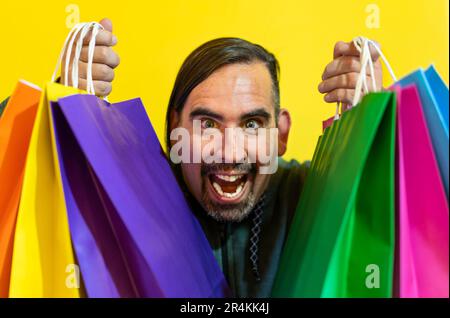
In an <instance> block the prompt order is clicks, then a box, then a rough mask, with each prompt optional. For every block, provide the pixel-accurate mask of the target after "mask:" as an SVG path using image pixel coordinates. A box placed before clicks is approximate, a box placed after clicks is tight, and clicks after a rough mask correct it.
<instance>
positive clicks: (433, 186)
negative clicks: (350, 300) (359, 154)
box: [395, 85, 449, 298]
mask: <svg viewBox="0 0 450 318" xmlns="http://www.w3.org/2000/svg"><path fill="white" fill-rule="evenodd" d="M395 90H396V91H397V95H398V100H397V101H398V107H397V112H398V113H397V114H398V119H397V132H398V135H397V141H398V158H397V160H398V161H397V164H398V165H397V167H398V169H397V176H398V184H397V189H398V192H397V193H398V206H399V217H398V220H399V226H398V228H399V235H398V238H399V242H398V247H399V251H398V256H399V259H398V266H399V268H398V269H399V293H400V297H408V298H410V297H449V275H448V272H449V267H448V266H449V264H448V251H449V241H448V228H449V211H448V205H447V199H446V194H445V190H444V186H443V182H442V180H441V176H440V173H439V167H438V165H437V161H436V158H435V154H434V150H433V146H432V144H431V138H430V135H429V131H428V127H427V124H426V121H425V117H424V113H423V110H422V105H421V101H420V97H419V94H418V92H417V88H416V86H415V85H411V86H407V87H405V88H399V87H396V88H395Z"/></svg>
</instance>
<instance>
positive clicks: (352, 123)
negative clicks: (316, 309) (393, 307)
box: [273, 93, 395, 297]
mask: <svg viewBox="0 0 450 318" xmlns="http://www.w3.org/2000/svg"><path fill="white" fill-rule="evenodd" d="M394 153H395V99H394V96H393V94H392V93H373V94H369V95H367V96H365V97H364V99H363V100H362V102H361V103H360V104H359V105H358V106H357V107H354V108H352V109H351V110H349V111H347V112H345V113H344V114H343V115H342V117H341V118H340V119H339V120H337V121H334V123H333V124H332V126H331V127H329V128H327V129H326V130H325V132H324V134H323V136H322V137H321V138H320V139H319V143H318V146H317V147H316V151H315V154H314V157H313V160H312V165H311V168H310V172H309V175H308V178H307V180H306V184H305V187H304V190H303V192H302V194H301V197H300V201H299V204H298V207H297V211H296V214H295V216H294V220H293V223H292V225H291V228H290V231H289V235H288V238H287V241H286V245H285V247H284V250H283V254H282V258H281V261H280V265H279V269H278V273H277V277H276V280H275V285H274V288H273V295H274V296H275V297H390V296H391V295H392V276H393V257H394V245H395V244H394V165H395V162H394Z"/></svg>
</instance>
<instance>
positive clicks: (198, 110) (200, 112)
mask: <svg viewBox="0 0 450 318" xmlns="http://www.w3.org/2000/svg"><path fill="white" fill-rule="evenodd" d="M197 116H208V117H211V118H214V119H216V120H219V121H221V120H223V116H222V115H219V114H217V113H215V112H213V111H211V110H209V109H206V108H204V107H198V108H196V109H194V110H193V111H192V112H191V113H190V114H189V118H190V119H191V120H192V119H193V118H194V117H197Z"/></svg>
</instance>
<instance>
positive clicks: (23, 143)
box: [0, 81, 41, 298]
mask: <svg viewBox="0 0 450 318" xmlns="http://www.w3.org/2000/svg"><path fill="white" fill-rule="evenodd" d="M40 95H41V89H40V88H39V87H37V86H35V85H33V84H31V83H27V82H25V81H19V82H18V83H17V85H16V88H15V90H14V92H13V93H12V95H11V97H10V98H9V101H8V107H7V108H6V110H5V112H4V113H3V115H2V117H0V298H2V297H7V296H8V290H9V279H10V271H11V257H12V246H13V239H14V230H15V225H16V217H17V209H18V206H19V198H20V190H21V189H22V177H23V170H24V167H25V158H26V155H27V150H28V145H29V142H30V138H31V131H32V129H33V123H34V118H35V115H36V109H37V106H38V103H39V98H40Z"/></svg>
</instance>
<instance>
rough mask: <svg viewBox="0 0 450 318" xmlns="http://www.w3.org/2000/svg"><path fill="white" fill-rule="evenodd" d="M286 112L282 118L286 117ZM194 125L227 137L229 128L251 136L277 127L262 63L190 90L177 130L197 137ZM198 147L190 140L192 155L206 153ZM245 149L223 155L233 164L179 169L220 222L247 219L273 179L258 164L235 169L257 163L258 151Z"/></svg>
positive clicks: (232, 68) (237, 67)
mask: <svg viewBox="0 0 450 318" xmlns="http://www.w3.org/2000/svg"><path fill="white" fill-rule="evenodd" d="M285 112H286V111H283V112H282V113H283V114H282V116H284V117H286V114H285ZM286 113H287V112H286ZM287 116H288V115H287ZM194 120H196V121H200V127H201V130H202V131H203V130H207V129H211V128H213V129H217V131H220V132H221V133H222V135H223V136H225V129H226V128H242V129H246V130H247V131H250V132H251V131H252V130H254V131H256V130H257V128H274V127H276V126H277V125H276V122H275V107H274V99H273V91H272V80H271V77H270V74H269V71H268V69H267V67H266V66H265V65H264V64H262V63H251V64H231V65H227V66H224V67H222V68H220V69H218V70H217V71H215V72H214V73H213V74H212V75H211V76H209V77H208V78H207V79H206V80H205V81H203V82H202V83H200V84H199V85H198V86H197V87H195V88H194V89H193V90H192V92H191V93H190V95H189V97H188V98H187V100H186V103H185V105H184V108H183V110H182V111H181V113H180V114H179V115H178V117H177V119H176V122H177V125H176V126H174V127H183V128H185V129H187V130H188V131H189V132H190V136H194V132H195V129H194ZM197 123H198V122H197ZM282 125H283V124H282ZM225 139H226V138H224V141H223V147H225V146H226V143H228V145H227V146H229V147H230V148H229V149H234V150H236V149H235V148H236V146H237V145H236V144H235V143H234V141H233V140H232V141H229V140H228V141H227V140H225ZM230 143H231V145H230ZM196 147H197V148H198V147H200V148H204V147H205V143H204V142H202V143H200V144H198V143H197V146H196V143H195V142H193V138H191V147H190V149H191V151H200V152H201V151H202V149H196ZM243 148H244V149H241V151H234V150H233V151H231V152H228V154H227V153H226V152H225V151H223V152H222V154H221V156H222V159H223V162H234V163H232V164H230V163H208V164H207V163H204V162H203V161H202V163H182V164H181V171H182V175H183V178H184V181H185V183H186V185H187V187H188V189H189V191H190V192H191V193H192V195H193V196H194V197H195V198H196V199H197V201H198V202H199V203H200V204H201V205H202V206H203V208H204V209H205V210H206V212H207V213H208V214H209V215H210V216H212V217H214V218H215V219H217V220H221V221H240V220H242V219H243V218H245V217H246V216H247V215H248V214H249V213H250V212H251V210H252V208H253V206H254V204H255V203H256V202H257V200H258V199H259V198H260V196H261V195H262V193H263V192H264V191H265V189H266V187H267V185H268V182H269V179H270V175H268V174H260V173H258V168H259V162H258V160H256V163H237V162H244V161H245V159H246V158H247V157H248V156H249V155H254V156H256V157H257V155H255V154H250V153H249V152H252V151H255V150H254V149H250V147H248V146H247V145H244V146H243ZM242 150H243V151H242ZM239 152H240V153H239ZM227 156H228V157H227ZM225 157H227V158H225ZM230 157H231V158H230ZM243 157H244V158H243ZM225 159H227V161H225Z"/></svg>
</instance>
